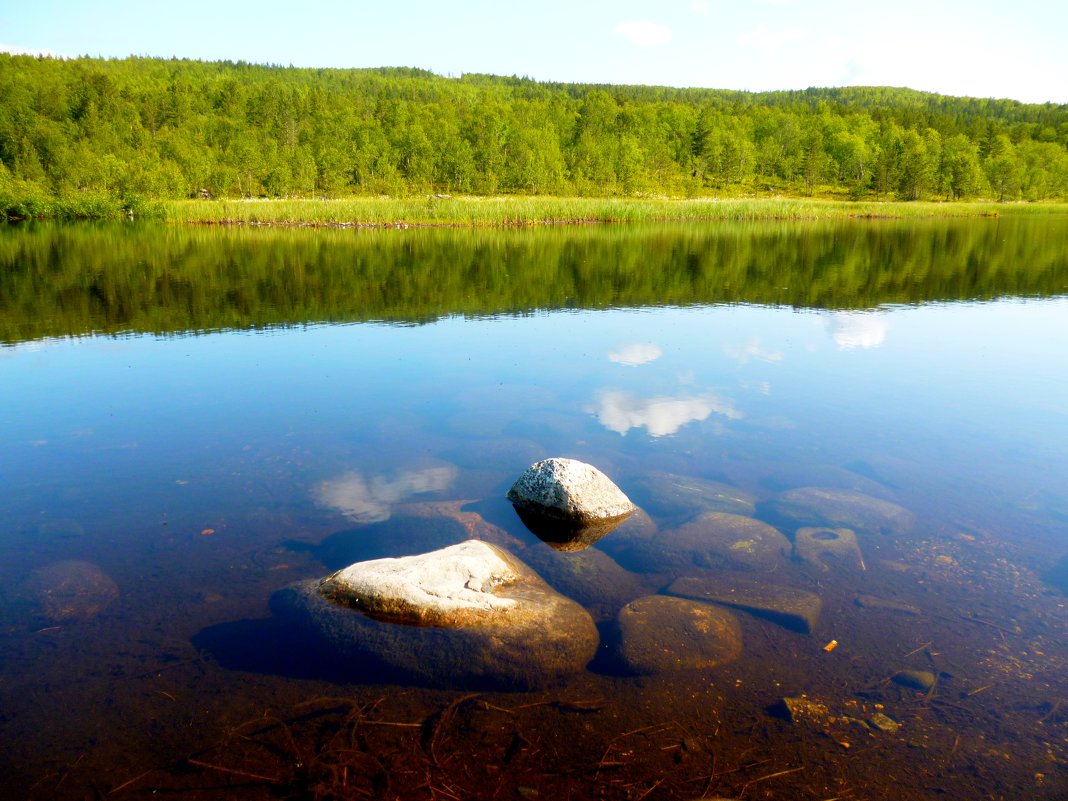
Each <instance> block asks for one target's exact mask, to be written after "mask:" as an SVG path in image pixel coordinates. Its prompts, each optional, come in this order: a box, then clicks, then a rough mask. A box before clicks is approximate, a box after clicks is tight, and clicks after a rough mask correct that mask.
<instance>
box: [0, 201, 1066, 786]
mask: <svg viewBox="0 0 1068 801" xmlns="http://www.w3.org/2000/svg"><path fill="white" fill-rule="evenodd" d="M0 343H2V344H0V479H2V480H0V510H2V512H3V517H2V525H0V602H2V604H3V606H2V608H0V742H3V744H4V747H3V749H2V755H0V787H2V788H3V789H0V795H3V796H5V797H10V798H48V799H57V798H75V799H80V798H140V797H148V796H155V797H158V796H159V795H160V794H162V793H166V794H168V796H169V797H178V798H242V799H243V798H277V797H286V798H346V799H347V798H367V797H382V798H435V799H445V798H507V799H512V798H566V797H571V798H593V797H597V798H620V799H626V798H629V799H639V798H649V799H658V798H664V799H672V798H698V797H701V796H702V795H707V796H709V797H711V796H722V797H730V798H739V797H743V798H747V799H757V798H783V799H785V798H789V799H795V798H796V799H829V798H843V799H844V798H849V799H865V798H871V799H881V798H888V799H889V798H894V799H924V798H932V797H940V798H952V799H972V798H990V799H1025V798H1027V799H1030V798H1049V799H1055V798H1065V797H1068V608H1066V604H1068V596H1066V592H1068V220H1065V219H1064V218H1058V217H1051V218H1036V219H1032V220H1004V219H1002V220H997V219H991V220H968V221H937V222H913V223H909V224H903V223H896V222H878V221H869V222H863V223H850V224H845V223H836V224H811V225H781V224H776V225H772V224H769V225H748V226H727V225H722V226H707V227H701V228H695V227H655V228H638V229H629V228H611V229H579V230H573V229H568V230H552V231H533V232H528V231H517V232H504V233H501V232H492V233H472V232H458V231H414V232H412V231H408V232H402V231H388V232H359V233H356V232H351V231H345V232H335V231H320V232H306V231H272V230H255V231H243V230H234V231H228V230H184V229H181V230H175V229H168V228H155V227H91V226H84V227H50V226H37V227H14V228H12V227H8V228H2V229H0ZM547 456H570V457H574V458H578V459H582V460H583V461H587V462H590V463H592V464H595V465H597V466H598V467H600V468H601V469H602V470H603V471H605V472H606V473H608V475H610V476H611V477H612V478H613V480H615V481H616V483H617V484H619V485H620V487H621V488H623V489H624V491H626V492H627V493H628V494H629V495H630V496H631V498H632V499H633V500H635V502H637V503H638V504H639V505H640V506H641V507H642V509H643V510H644V511H645V512H647V513H648V515H649V517H650V518H651V520H652V522H653V523H654V524H655V525H656V527H657V528H658V529H659V534H658V535H657V537H658V540H657V542H659V543H665V545H664V546H663V547H664V549H665V551H664V552H665V553H668V554H670V553H671V547H672V546H671V543H672V537H673V533H674V532H676V531H678V530H679V529H680V528H682V527H684V526H686V524H687V523H689V522H690V521H692V520H693V519H694V518H696V517H698V516H699V515H700V514H702V512H704V511H707V510H708V509H709V508H711V507H710V506H709V504H710V503H711V500H710V499H711V498H712V497H713V496H715V495H716V494H717V493H720V494H725V495H727V496H731V497H734V498H735V499H738V500H739V502H742V503H746V504H749V506H748V509H749V511H748V512H747V514H749V515H752V516H755V517H757V518H760V519H763V520H765V521H768V522H771V523H774V524H775V525H776V526H778V527H779V528H780V530H781V531H782V532H783V533H784V534H785V535H786V537H787V538H788V539H790V540H791V541H792V540H794V539H795V538H796V531H797V528H798V525H799V524H798V523H797V522H796V521H793V522H791V521H790V520H789V519H786V518H784V517H783V516H782V514H781V506H779V505H777V504H779V502H780V501H781V499H782V496H783V493H785V492H788V491H789V490H791V489H794V488H799V487H823V488H833V489H839V490H851V491H855V492H859V493H862V494H863V495H864V496H867V497H870V498H875V499H880V500H885V501H891V502H893V503H895V504H898V505H900V506H901V507H904V508H905V509H907V510H909V511H910V512H911V513H912V514H913V516H914V523H913V524H912V525H911V526H910V527H908V528H907V530H902V531H898V532H895V533H873V532H866V531H858V533H857V536H858V542H859V546H860V550H861V552H862V553H863V558H864V565H865V569H864V570H860V569H859V568H858V567H856V566H854V565H851V564H849V563H847V562H839V563H832V564H831V567H830V569H829V570H826V571H824V570H821V569H819V568H818V566H815V565H813V564H810V563H806V562H804V561H801V560H798V559H795V558H785V559H782V560H781V564H778V565H777V567H776V569H774V570H772V571H770V572H767V571H762V570H755V571H750V574H749V577H750V578H753V579H755V580H757V581H761V582H765V583H767V584H768V585H775V586H779V585H781V586H789V587H793V588H797V589H804V590H807V591H809V592H813V593H815V594H817V595H819V596H820V597H821V599H822V601H823V608H822V612H821V615H820V617H819V621H818V623H817V625H816V627H815V629H814V630H813V631H812V632H811V633H810V634H801V633H796V632H794V631H791V630H789V629H787V628H784V627H782V626H780V625H776V624H775V623H774V622H771V621H769V620H766V619H764V618H760V617H757V616H754V615H751V614H748V613H745V612H741V611H739V612H737V613H736V614H737V617H738V620H739V622H740V625H741V630H742V638H743V644H744V650H743V653H742V656H741V657H740V658H739V659H737V660H735V661H733V662H730V663H729V664H725V665H722V666H719V667H715V668H710V669H705V670H696V671H666V672H662V673H658V674H655V675H648V676H633V675H628V671H627V670H625V669H624V667H623V666H622V665H621V664H620V662H619V659H618V658H617V656H616V650H615V644H616V640H617V639H618V632H617V631H616V628H615V626H614V623H613V621H614V619H615V615H616V613H617V612H618V610H619V606H620V605H621V604H623V603H626V602H627V601H629V600H634V599H636V598H637V597H639V596H641V595H649V594H658V593H663V592H664V591H665V588H666V587H667V586H668V585H669V584H670V583H671V582H672V581H673V580H674V579H675V578H677V577H679V576H687V575H697V576H701V577H702V578H704V579H706V580H709V581H716V580H718V579H723V580H726V578H727V577H729V576H733V575H735V574H736V573H737V572H738V570H739V568H740V566H739V565H737V564H726V565H714V564H713V565H710V564H708V563H707V562H705V563H701V562H700V560H696V561H695V562H694V563H693V564H683V565H682V566H680V562H679V560H678V559H677V558H665V559H664V561H663V562H660V560H659V558H658V556H657V553H659V552H658V551H657V550H656V548H653V549H651V550H650V549H646V550H644V551H643V550H642V549H640V548H639V549H634V548H628V547H620V543H621V542H625V540H624V538H625V537H626V536H628V535H627V534H626V532H622V533H620V532H614V533H613V534H609V535H608V536H607V537H605V538H604V539H603V540H601V541H600V542H598V543H597V544H596V545H595V546H593V547H594V549H595V550H596V554H594V555H595V556H597V558H595V559H594V558H591V556H590V554H591V553H593V552H586V553H583V552H577V553H576V554H572V555H569V554H566V553H559V552H556V551H552V550H551V549H550V548H549V546H548V545H546V544H544V543H542V542H540V541H539V540H538V539H537V538H536V537H534V536H533V535H532V534H530V533H529V532H528V531H527V530H526V528H525V527H524V526H523V524H522V523H521V522H520V521H519V520H518V518H517V517H516V516H515V514H514V512H513V511H512V509H511V507H510V505H508V504H507V503H506V502H505V501H504V500H503V497H504V494H505V493H506V491H507V489H508V487H509V486H510V485H511V483H512V482H513V481H514V480H515V478H516V477H517V476H518V475H519V473H521V472H522V470H523V469H524V468H525V467H526V466H527V465H529V464H530V463H532V462H534V461H536V460H538V459H541V458H545V457H547ZM735 511H737V510H735ZM472 533H474V534H476V535H478V536H484V537H487V538H490V539H496V541H498V542H502V543H507V546H508V547H509V548H510V550H512V551H513V552H514V553H515V554H516V555H517V556H519V557H520V558H521V559H523V560H525V561H527V562H528V563H529V564H531V565H533V566H535V567H536V568H537V569H538V570H539V572H541V574H542V575H543V577H544V578H545V579H546V580H547V581H548V582H549V583H550V584H553V585H554V586H556V587H557V588H558V589H560V590H561V591H562V592H564V594H567V595H570V596H571V597H574V598H576V599H577V600H579V601H580V602H581V603H582V604H583V605H584V606H586V607H587V608H588V609H589V611H590V612H591V614H592V615H593V616H594V618H595V620H596V621H597V623H598V626H599V630H600V633H601V637H602V648H601V650H600V651H599V653H598V655H597V657H596V658H595V659H594V661H593V662H592V663H591V664H590V666H589V667H588V669H587V670H586V671H585V672H583V673H581V674H579V675H577V676H575V677H573V678H572V679H569V680H568V681H567V682H566V683H564V684H562V685H559V686H553V687H551V688H549V689H546V690H540V691H534V692H520V691H509V690H508V689H507V688H505V689H500V688H496V689H493V690H485V689H483V688H477V687H476V688H471V687H461V686H450V685H449V683H448V682H442V683H441V684H442V686H435V687H424V686H420V685H419V684H418V683H412V682H405V681H404V680H403V679H402V678H398V677H397V676H389V675H382V674H381V672H376V671H374V670H372V669H371V668H369V667H366V666H361V665H352V664H338V662H337V660H335V659H331V655H330V653H329V652H328V651H327V650H326V649H325V648H322V647H321V646H320V645H319V644H317V643H316V641H314V640H313V639H312V638H309V637H308V636H307V635H306V633H305V632H301V631H295V630H294V629H293V627H292V626H291V625H290V624H288V623H286V622H283V621H281V620H279V619H277V618H276V616H275V615H272V613H271V611H270V608H269V605H268V603H269V599H270V597H271V596H272V594H274V593H275V592H277V591H278V590H280V589H281V588H283V587H285V586H286V585H288V584H290V583H292V582H294V581H297V580H300V579H306V578H312V577H320V576H323V575H325V574H327V573H329V572H332V571H333V570H336V569H338V568H339V567H342V566H344V565H347V564H349V563H351V562H353V561H357V560H360V559H368V558H377V557H381V556H398V555H404V554H410V553H418V552H423V551H427V550H431V549H434V548H438V547H441V546H443V545H447V544H450V543H454V542H460V541H463V540H465V539H467V538H469V537H470V536H472ZM614 537H615V538H616V541H615V542H613V538H614ZM657 547H660V546H659V545H658V546H657ZM675 556H677V554H675ZM685 561H686V560H685V559H683V562H685ZM620 577H623V580H621V578H620ZM622 586H626V587H629V588H630V589H627V590H622V589H621V587H622ZM64 587H65V588H66V589H65V590H64V589H63V588H64ZM831 640H835V641H837V647H835V648H833V649H832V650H824V646H826V645H827V644H828V643H829V642H830V641H831ZM684 645H685V643H680V647H683V646H684ZM903 670H912V671H926V672H929V673H930V674H932V675H933V676H934V677H935V680H936V683H935V685H934V687H933V688H930V689H924V690H917V689H915V688H912V687H908V686H903V685H902V684H900V683H899V682H895V681H892V680H891V677H892V676H894V675H895V674H896V673H898V672H900V671H903ZM397 682H402V683H397ZM800 696H805V698H806V700H807V701H808V702H811V704H812V705H813V707H812V708H813V709H815V710H816V711H814V712H813V713H812V715H811V716H810V717H808V718H806V717H804V716H801V717H797V718H795V720H794V721H793V722H790V721H788V720H784V719H782V717H781V715H776V714H775V712H774V710H770V711H769V709H770V708H772V707H773V706H774V705H775V704H776V703H777V702H778V701H780V700H781V699H783V698H785V697H800ZM877 713H879V714H882V715H885V716H886V717H887V718H888V719H889V720H890V721H891V723H892V724H893V725H888V724H887V725H886V726H885V728H882V727H880V726H879V725H876V724H874V723H873V722H872V721H873V720H875V721H880V722H882V720H883V719H882V718H880V717H878V716H877Z"/></svg>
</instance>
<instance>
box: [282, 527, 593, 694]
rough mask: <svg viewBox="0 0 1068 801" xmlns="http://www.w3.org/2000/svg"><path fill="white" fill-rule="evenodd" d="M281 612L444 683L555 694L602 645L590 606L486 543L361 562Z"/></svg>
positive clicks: (348, 650)
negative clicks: (550, 688) (554, 687)
mask: <svg viewBox="0 0 1068 801" xmlns="http://www.w3.org/2000/svg"><path fill="white" fill-rule="evenodd" d="M271 604H272V609H274V610H275V611H276V612H277V613H278V614H279V615H281V616H284V617H289V618H291V619H295V620H297V621H299V622H301V623H303V624H306V625H308V626H310V627H311V628H312V629H313V630H314V631H316V632H318V633H319V634H320V635H321V636H322V637H323V638H324V639H325V640H326V641H327V642H329V643H330V644H331V645H332V646H333V648H334V649H335V650H336V651H337V653H338V654H339V656H341V657H342V658H347V659H354V660H355V659H361V658H367V657H370V658H372V659H374V660H376V661H377V662H378V663H379V664H381V665H384V666H386V667H388V668H389V669H391V670H395V671H398V672H400V673H402V674H404V675H405V676H407V677H408V678H411V679H414V680H417V681H424V682H427V683H431V684H437V685H441V684H462V685H467V684H475V685H489V686H499V687H506V688H512V687H515V688H532V687H540V686H545V685H548V684H552V683H554V682H556V681H557V680H559V679H560V678H561V677H563V676H566V675H568V674H571V673H575V672H578V671H580V670H582V669H583V668H584V667H585V666H586V663H587V662H589V660H590V659H591V658H592V657H593V654H594V652H595V651H596V649H597V644H598V635H597V630H596V628H595V627H594V624H593V619H592V618H591V617H590V615H589V614H588V613H587V612H586V611H585V610H584V609H583V608H582V607H581V606H579V605H578V604H577V603H575V602H574V601H572V600H570V599H568V598H565V597H564V596H562V595H560V594H559V593H558V592H556V591H555V590H553V589H552V588H551V587H549V586H548V585H547V584H546V583H545V582H544V581H543V580H542V579H541V578H540V577H539V576H538V575H537V574H536V573H535V572H534V571H533V570H531V569H530V568H529V567H527V566H526V565H525V564H523V563H522V562H520V561H519V560H518V559H516V558H515V557H514V556H512V555H511V554H509V553H507V552H506V551H503V550H502V549H500V548H496V547H494V546H492V545H489V544H487V543H484V542H479V541H477V540H469V541H467V542H463V543H460V544H458V545H453V546H449V547H447V548H442V549H441V550H439V551H434V552H431V553H427V554H420V555H418V556H408V557H401V558H397V559H376V560H372V561H370V562H357V563H356V564H354V565H350V566H349V567H347V568H345V569H344V570H340V571H338V572H337V573H334V574H333V575H331V576H328V577H327V578H325V579H322V580H318V581H317V580H310V581H304V582H300V583H298V584H294V585H291V586H290V587H287V588H285V589H284V590H282V591H280V592H278V593H276V594H275V596H274V597H273V598H272V599H271Z"/></svg>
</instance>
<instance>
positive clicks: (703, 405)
mask: <svg viewBox="0 0 1068 801" xmlns="http://www.w3.org/2000/svg"><path fill="white" fill-rule="evenodd" d="M593 411H594V412H595V413H596V415H597V420H598V421H599V422H600V423H601V425H603V426H604V427H605V428H607V429H608V430H609V431H615V432H616V433H618V434H622V435H626V433H627V432H628V431H630V429H632V428H645V429H646V430H648V432H649V434H650V436H653V437H663V436H667V435H669V434H674V433H675V432H676V431H678V430H679V429H680V428H682V427H683V426H684V425H686V424H687V423H693V422H696V421H698V420H705V419H707V418H708V416H709V415H711V414H720V415H723V416H724V417H726V418H727V419H729V420H739V419H741V417H742V414H741V413H740V412H738V411H737V410H736V409H734V407H733V406H731V405H730V404H729V403H727V402H725V401H722V400H720V399H719V398H717V397H716V396H715V395H712V394H705V395H698V396H694V397H671V396H658V397H655V398H643V397H640V396H638V395H635V394H633V393H630V392H624V391H621V390H606V391H604V392H602V393H601V396H600V399H599V401H598V406H597V408H596V409H595V410H593Z"/></svg>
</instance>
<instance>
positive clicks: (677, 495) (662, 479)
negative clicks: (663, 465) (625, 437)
mask: <svg viewBox="0 0 1068 801" xmlns="http://www.w3.org/2000/svg"><path fill="white" fill-rule="evenodd" d="M636 485H637V488H638V490H639V493H638V494H636V496H635V497H636V498H637V500H638V502H639V503H640V504H641V505H642V506H643V507H645V508H647V509H649V510H650V511H651V512H652V513H653V514H654V515H657V516H658V517H659V518H661V519H664V518H666V519H669V520H672V521H676V522H682V521H685V520H689V519H691V518H693V517H696V516H697V515H699V514H703V513H705V512H729V513H731V514H736V515H752V514H753V511H754V509H755V503H756V499H755V498H754V497H753V496H752V495H750V494H749V493H747V492H743V491H742V490H740V489H738V488H737V487H733V486H731V485H730V484H722V483H720V482H718V481H710V480H708V479H703V478H695V477H693V476H684V475H678V474H676V473H663V472H655V471H654V472H651V473H649V474H647V475H646V476H643V477H642V478H640V479H638V480H637V481H636ZM639 495H640V497H639Z"/></svg>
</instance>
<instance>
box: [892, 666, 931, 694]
mask: <svg viewBox="0 0 1068 801" xmlns="http://www.w3.org/2000/svg"><path fill="white" fill-rule="evenodd" d="M890 680H891V681H892V682H894V684H897V685H899V686H901V687H907V688H909V689H910V690H919V691H920V692H924V693H926V692H930V691H931V690H933V689H934V686H935V684H937V683H938V677H937V676H935V674H934V673H933V672H931V671H930V670H901V671H898V672H897V673H895V674H894V675H893V676H891V677H890Z"/></svg>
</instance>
